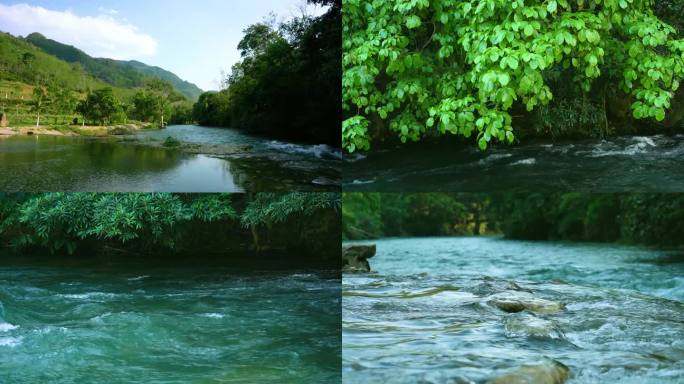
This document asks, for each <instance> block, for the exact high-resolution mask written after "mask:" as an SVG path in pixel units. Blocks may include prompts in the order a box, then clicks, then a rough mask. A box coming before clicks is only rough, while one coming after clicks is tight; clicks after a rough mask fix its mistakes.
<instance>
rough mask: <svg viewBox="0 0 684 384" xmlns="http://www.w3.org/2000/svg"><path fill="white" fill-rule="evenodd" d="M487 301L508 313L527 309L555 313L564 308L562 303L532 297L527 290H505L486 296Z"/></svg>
mask: <svg viewBox="0 0 684 384" xmlns="http://www.w3.org/2000/svg"><path fill="white" fill-rule="evenodd" d="M487 303H489V304H490V305H493V306H495V307H497V308H499V309H501V310H502V311H506V312H509V313H515V312H522V311H524V310H528V311H531V312H537V313H556V312H560V311H561V310H563V308H565V306H564V305H563V304H562V303H558V302H555V301H550V300H545V299H540V298H537V297H534V296H533V295H532V294H531V293H529V292H518V291H505V292H501V293H497V294H494V295H491V296H489V297H488V300H487Z"/></svg>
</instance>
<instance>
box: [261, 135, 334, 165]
mask: <svg viewBox="0 0 684 384" xmlns="http://www.w3.org/2000/svg"><path fill="white" fill-rule="evenodd" d="M268 146H269V147H271V148H273V149H276V150H278V151H282V152H286V153H297V154H301V155H308V156H315V157H317V158H319V159H320V158H323V157H328V158H333V159H338V160H342V151H341V150H339V149H337V148H333V147H331V146H329V145H327V144H316V145H301V144H292V143H283V142H280V141H275V140H274V141H271V142H270V143H268Z"/></svg>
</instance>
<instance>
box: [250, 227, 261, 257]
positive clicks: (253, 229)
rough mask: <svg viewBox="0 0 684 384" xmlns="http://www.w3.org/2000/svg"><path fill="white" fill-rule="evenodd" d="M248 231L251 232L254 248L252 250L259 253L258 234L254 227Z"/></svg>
mask: <svg viewBox="0 0 684 384" xmlns="http://www.w3.org/2000/svg"><path fill="white" fill-rule="evenodd" d="M250 229H251V230H252V245H253V246H254V250H255V251H257V252H259V248H260V246H259V232H257V228H256V226H255V225H252V226H251V227H250Z"/></svg>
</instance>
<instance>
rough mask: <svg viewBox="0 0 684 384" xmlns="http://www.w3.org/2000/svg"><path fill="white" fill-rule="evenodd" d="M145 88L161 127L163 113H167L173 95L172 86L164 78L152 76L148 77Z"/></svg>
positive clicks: (163, 125) (162, 125)
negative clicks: (151, 77)
mask: <svg viewBox="0 0 684 384" xmlns="http://www.w3.org/2000/svg"><path fill="white" fill-rule="evenodd" d="M145 88H146V90H147V92H148V95H149V97H151V100H152V103H153V104H154V107H155V108H156V110H157V113H158V115H159V118H160V125H161V127H162V128H163V127H165V123H164V115H165V114H168V113H167V110H168V108H169V105H170V103H171V101H172V100H171V97H172V96H173V95H174V93H175V92H174V90H173V86H172V85H171V84H170V83H169V82H166V81H164V80H161V79H157V78H153V79H150V80H149V81H148V82H147V83H146V85H145Z"/></svg>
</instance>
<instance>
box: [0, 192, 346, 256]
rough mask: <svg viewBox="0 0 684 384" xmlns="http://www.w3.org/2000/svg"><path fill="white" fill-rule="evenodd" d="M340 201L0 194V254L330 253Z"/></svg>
mask: <svg viewBox="0 0 684 384" xmlns="http://www.w3.org/2000/svg"><path fill="white" fill-rule="evenodd" d="M340 204H341V202H340V195H339V194H336V193H285V194H282V193H257V194H254V195H244V194H234V195H231V194H169V193H43V194H0V253H1V251H3V250H10V251H19V252H26V253H29V252H31V251H33V252H38V253H40V252H49V253H55V254H73V253H89V254H97V253H98V252H101V251H102V250H103V249H105V248H107V247H113V248H117V249H124V250H129V251H139V252H143V251H145V252H149V253H155V252H161V253H168V252H171V253H187V252H195V251H201V250H205V251H206V250H210V251H212V252H221V251H226V250H233V251H236V250H238V251H239V250H242V251H247V250H249V249H250V247H251V248H252V249H254V250H263V249H266V250H268V249H274V248H276V249H277V248H282V247H285V248H290V247H294V248H302V249H307V248H308V249H309V250H308V251H304V252H305V253H309V252H311V253H312V254H316V253H318V252H321V253H323V254H320V255H316V256H317V257H319V258H330V259H332V258H334V257H333V256H335V253H334V252H333V253H332V254H331V249H333V250H339V230H340V229H339V225H340V224H339V209H340ZM245 244H248V245H247V246H245ZM323 249H325V250H326V252H323V251H322V250H323ZM335 259H336V258H335Z"/></svg>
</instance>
